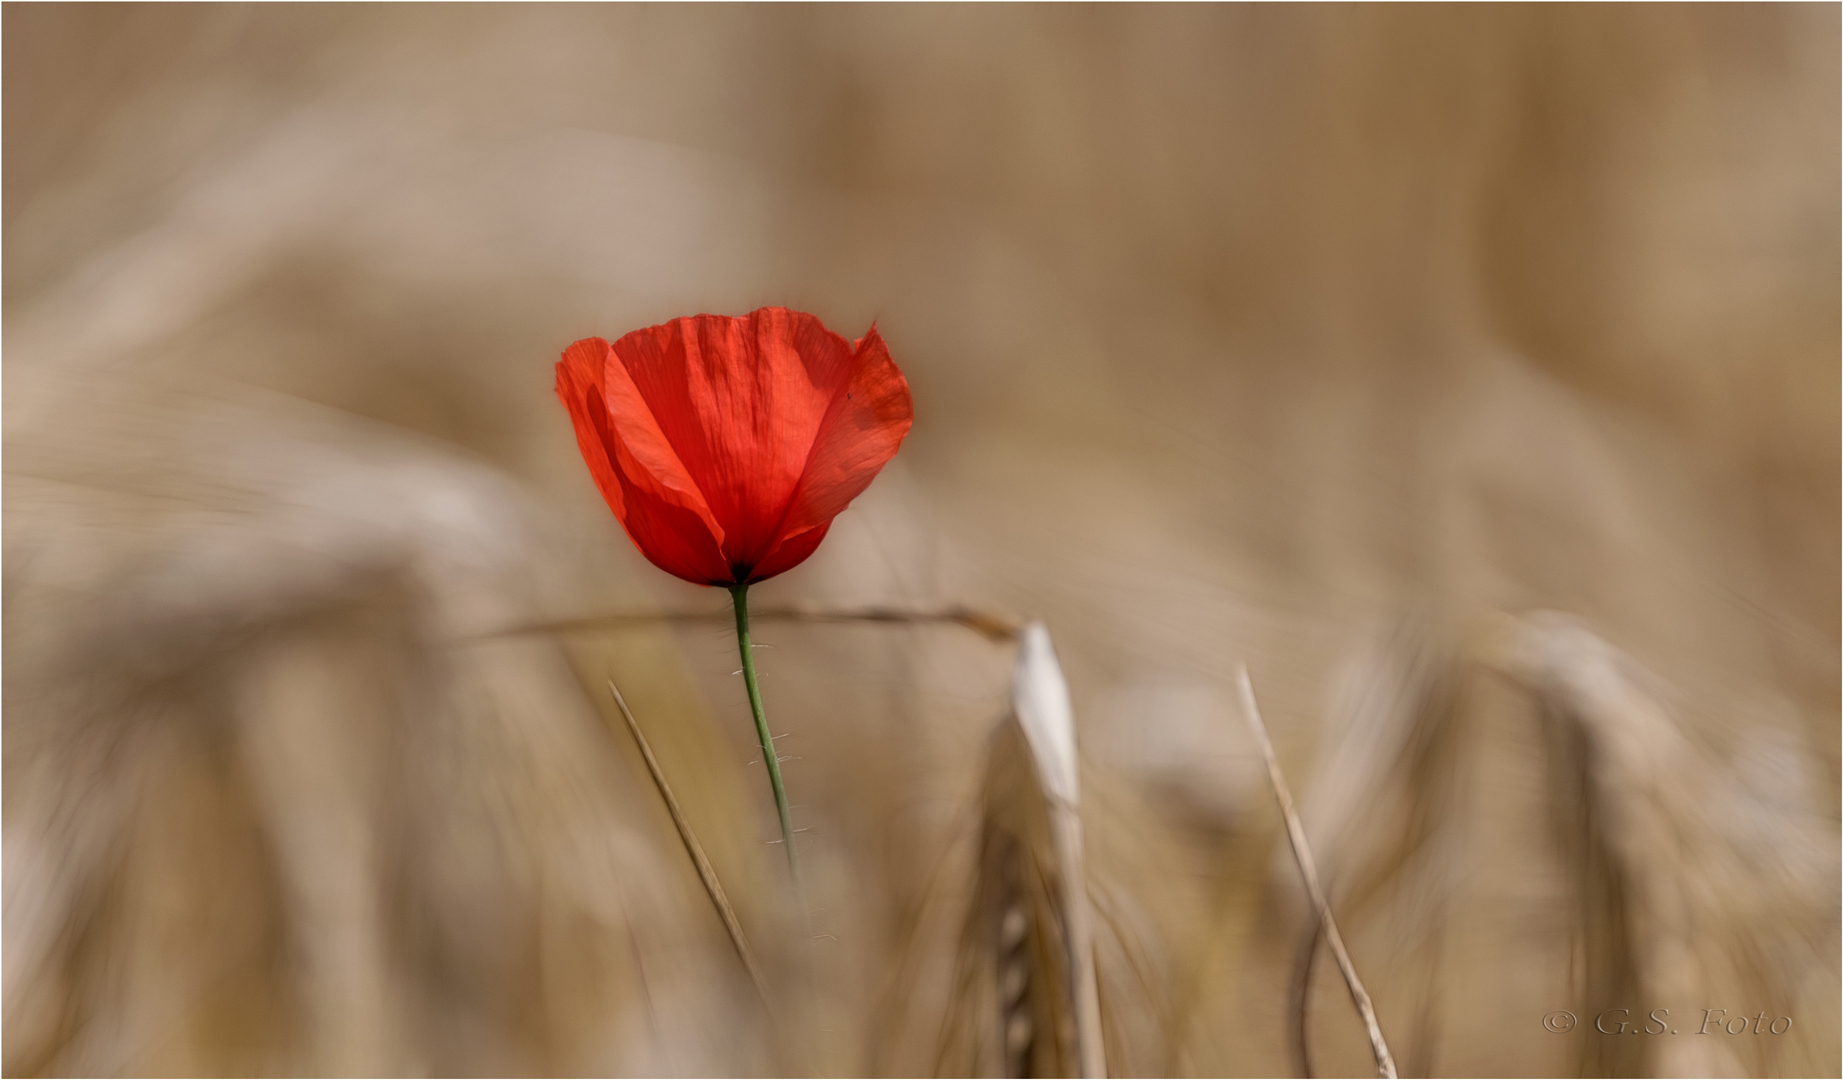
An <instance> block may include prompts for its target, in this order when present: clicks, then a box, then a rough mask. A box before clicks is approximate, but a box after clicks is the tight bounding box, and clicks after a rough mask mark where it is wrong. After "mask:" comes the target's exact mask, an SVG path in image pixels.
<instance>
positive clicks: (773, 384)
mask: <svg viewBox="0 0 1843 1080" xmlns="http://www.w3.org/2000/svg"><path fill="white" fill-rule="evenodd" d="M613 351H614V354H615V356H616V357H617V358H618V359H619V361H620V366H622V367H624V369H625V371H626V372H627V374H628V375H629V376H630V378H631V380H632V383H633V385H634V386H635V387H636V388H637V389H638V392H639V394H640V395H641V396H642V397H643V398H644V399H645V402H646V404H647V406H648V407H649V408H650V410H651V414H652V416H653V417H655V418H656V419H657V422H658V427H659V430H660V431H661V432H662V433H663V435H664V437H665V439H666V441H667V442H669V444H670V445H671V447H672V449H673V450H674V451H676V454H677V458H678V460H679V461H680V462H682V464H683V468H684V470H685V471H686V473H687V475H688V476H689V477H690V479H691V480H692V481H693V482H694V483H695V485H696V487H697V489H698V490H699V491H700V492H701V493H702V494H703V497H704V499H705V500H706V503H707V505H708V506H709V509H710V511H711V514H712V517H713V518H714V519H715V521H717V522H718V523H720V525H721V528H722V533H721V536H722V538H723V555H724V558H725V559H726V560H727V562H728V564H729V565H730V566H731V567H732V568H733V569H734V570H736V571H737V572H738V573H739V574H740V575H742V576H753V575H754V570H753V568H754V567H756V566H758V565H760V564H761V562H762V560H764V559H765V558H766V557H767V556H768V555H769V554H770V553H771V552H772V551H773V550H774V548H775V546H776V545H777V544H778V543H779V542H780V540H781V524H782V522H783V521H784V520H785V519H786V514H787V509H788V507H789V506H790V505H792V502H793V498H794V494H795V491H796V490H797V488H798V487H799V485H800V482H801V477H802V475H803V474H804V472H805V469H806V467H807V464H808V461H809V459H810V456H811V451H812V447H813V444H814V441H815V439H816V438H817V436H818V434H819V432H820V430H821V428H822V425H823V423H824V420H825V417H826V415H827V413H828V410H829V409H830V407H831V405H832V402H833V400H834V399H835V398H836V397H837V396H838V394H839V392H840V391H842V389H843V387H844V384H845V382H846V381H847V379H848V377H849V373H850V371H851V369H852V366H853V363H854V358H853V355H852V350H851V346H850V344H849V343H847V342H846V341H845V339H844V338H842V337H840V336H838V335H837V334H834V333H832V332H831V331H830V330H827V329H826V328H825V326H824V325H823V324H821V323H820V321H819V320H818V319H817V318H815V317H814V316H812V315H808V314H806V313H804V312H798V311H790V310H788V309H786V308H762V309H760V310H758V311H755V312H752V313H750V314H749V315H746V316H742V317H730V316H720V315H698V316H693V317H689V318H682V319H674V320H673V321H671V322H669V323H665V324H663V325H660V326H654V327H648V328H647V329H645V330H639V331H635V332H634V333H632V334H628V335H627V336H625V337H623V338H621V339H620V340H619V341H617V342H615V343H614V345H613Z"/></svg>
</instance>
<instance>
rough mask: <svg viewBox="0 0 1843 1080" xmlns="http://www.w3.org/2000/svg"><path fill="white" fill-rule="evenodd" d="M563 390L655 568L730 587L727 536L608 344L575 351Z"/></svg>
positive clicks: (602, 480)
mask: <svg viewBox="0 0 1843 1080" xmlns="http://www.w3.org/2000/svg"><path fill="white" fill-rule="evenodd" d="M557 392H558V394H559V395H560V396H562V397H563V399H564V405H565V406H566V407H567V408H568V409H569V411H570V419H571V421H572V422H573V424H574V425H575V427H576V440H577V445H578V446H579V447H581V449H582V453H583V458H584V459H585V460H586V461H587V462H588V465H589V471H590V474H591V475H592V476H594V478H595V482H596V486H597V487H599V488H600V489H601V491H602V497H603V498H604V499H606V500H607V502H608V506H609V508H610V509H612V510H613V511H614V513H615V516H616V517H617V518H619V519H620V522H621V525H622V527H623V528H624V529H626V531H627V535H628V537H629V538H630V539H632V540H633V542H634V546H635V547H638V548H639V549H640V552H641V554H643V555H645V556H646V557H647V559H648V560H650V561H651V562H652V563H653V564H654V565H656V566H658V567H659V568H660V569H662V570H665V571H666V572H668V573H671V574H674V575H676V576H678V577H681V578H684V579H686V580H687V581H694V582H697V583H698V584H727V583H728V581H729V580H730V574H729V570H728V564H727V563H726V561H725V560H724V558H723V555H722V542H723V530H722V527H721V526H720V525H718V524H717V522H716V520H715V519H714V518H713V517H712V515H711V513H710V508H709V506H708V505H707V504H706V503H705V501H704V498H703V496H702V494H701V493H700V492H699V491H698V489H697V485H696V484H695V483H694V482H693V481H692V480H691V478H690V476H689V475H688V474H687V473H686V472H685V468H684V465H683V464H682V463H681V462H680V461H679V460H678V456H677V454H676V453H674V452H673V450H672V447H671V444H670V443H669V442H668V441H667V440H666V438H665V436H664V435H663V434H662V433H661V432H660V430H659V424H658V422H657V421H655V420H654V419H653V415H652V413H651V411H650V410H649V409H648V408H647V406H646V403H645V401H644V400H643V399H642V398H641V396H640V394H639V391H638V390H637V389H636V388H635V387H634V385H633V380H632V379H631V378H630V377H629V376H628V375H627V371H626V368H625V367H624V366H623V365H621V364H620V363H619V362H618V361H617V360H616V359H615V358H614V355H613V350H612V349H611V347H610V346H609V345H608V343H607V342H606V341H604V340H602V339H601V338H589V339H586V340H583V341H579V342H577V343H576V344H574V345H572V346H570V347H569V349H568V350H566V351H565V352H564V354H563V362H562V363H560V364H558V365H557Z"/></svg>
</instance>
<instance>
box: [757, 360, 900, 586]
mask: <svg viewBox="0 0 1843 1080" xmlns="http://www.w3.org/2000/svg"><path fill="white" fill-rule="evenodd" d="M914 415H915V413H914V406H913V404H912V402H911V401H910V398H909V383H908V380H906V379H904V378H903V377H902V372H900V371H898V370H897V369H896V363H895V361H893V360H891V359H890V354H889V349H888V348H887V347H886V346H885V345H884V344H883V337H882V335H880V334H878V333H877V328H876V326H874V325H873V326H871V328H870V332H869V333H867V334H865V335H864V336H863V338H861V339H859V341H858V342H857V347H856V349H855V350H854V351H853V354H852V363H851V369H850V373H849V376H848V377H847V378H846V379H845V380H844V382H843V384H842V385H841V386H840V387H839V388H838V392H837V393H836V394H835V395H834V397H833V399H832V402H831V405H830V407H829V408H828V409H827V410H826V414H825V418H824V420H823V421H822V422H821V424H820V428H819V434H818V437H817V438H816V439H815V440H814V442H813V448H812V452H811V453H810V454H809V455H808V458H807V463H806V468H805V470H804V471H803V472H802V473H801V476H800V484H799V486H798V487H797V488H796V489H795V491H794V497H793V500H792V501H791V502H790V503H789V505H788V508H787V516H786V518H785V519H784V521H783V523H782V525H781V529H780V537H781V539H780V543H781V544H782V545H783V546H784V545H787V544H789V543H792V542H793V541H795V540H797V539H798V538H800V537H802V536H803V535H805V534H806V533H808V532H809V531H811V530H814V529H817V528H819V527H821V526H824V525H826V524H828V523H829V522H830V521H831V520H832V519H833V518H834V517H836V516H838V514H839V512H840V511H842V510H844V508H845V507H846V506H849V505H850V504H851V500H853V499H855V498H857V497H858V496H859V495H861V494H863V491H864V489H865V488H867V487H869V486H870V482H871V481H872V480H874V479H875V478H876V476H877V473H878V472H879V471H881V470H882V468H883V466H884V465H885V464H886V463H887V462H888V461H889V459H890V458H892V457H894V456H895V454H896V448H897V446H899V445H900V444H901V443H902V439H903V436H905V435H907V434H908V433H909V426H910V424H911V423H913V421H914ZM770 560H771V561H773V562H779V561H780V560H779V559H778V558H775V557H773V556H771V557H770Z"/></svg>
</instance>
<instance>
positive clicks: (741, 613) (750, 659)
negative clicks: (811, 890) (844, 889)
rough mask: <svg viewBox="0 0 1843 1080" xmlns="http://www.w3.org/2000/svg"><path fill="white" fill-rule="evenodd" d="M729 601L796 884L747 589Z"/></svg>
mask: <svg viewBox="0 0 1843 1080" xmlns="http://www.w3.org/2000/svg"><path fill="white" fill-rule="evenodd" d="M730 598H731V599H732V600H734V601H735V602H736V647H737V648H738V649H740V650H741V651H742V681H743V682H744V683H746V684H747V685H748V687H749V711H750V712H752V713H754V714H755V734H756V737H757V738H759V739H760V740H761V746H762V764H764V765H766V766H768V783H769V784H770V785H771V786H772V787H773V788H774V810H775V813H776V814H778V815H780V819H781V844H782V846H784V847H786V848H787V871H788V873H790V874H792V875H793V879H794V883H795V884H796V885H797V884H798V883H799V881H800V864H799V862H798V861H797V860H796V859H795V858H794V819H793V812H792V811H791V810H789V809H788V807H787V786H786V785H785V784H783V783H782V782H781V760H780V758H779V757H778V756H777V755H776V754H775V752H774V736H773V735H771V734H769V732H768V717H767V716H766V715H765V714H764V713H763V712H762V693H761V689H760V688H759V687H757V686H756V685H755V650H754V648H753V647H752V646H751V645H750V644H749V587H748V586H747V585H735V586H731V588H730Z"/></svg>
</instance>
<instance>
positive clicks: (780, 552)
mask: <svg viewBox="0 0 1843 1080" xmlns="http://www.w3.org/2000/svg"><path fill="white" fill-rule="evenodd" d="M831 528H832V523H831V522H829V521H828V522H826V523H825V524H824V525H820V526H818V527H816V528H812V529H807V530H806V531H805V532H802V533H801V534H800V535H798V536H794V537H789V538H788V539H786V540H784V541H782V542H781V544H780V545H779V546H778V547H776V548H775V549H774V551H773V552H772V553H770V554H769V556H768V557H767V558H765V559H763V560H762V561H761V564H760V565H759V566H757V567H755V568H754V569H753V570H751V571H750V572H749V583H750V584H754V583H755V582H757V581H766V580H768V579H769V578H771V577H773V576H774V575H776V574H782V573H786V572H787V571H789V570H792V569H793V568H794V567H796V566H799V565H800V564H801V563H803V562H805V561H806V559H807V556H809V555H811V554H812V553H813V552H814V551H815V550H816V549H817V548H818V547H819V542H820V541H821V540H824V539H825V538H826V532H827V531H828V530H830V529H831Z"/></svg>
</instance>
